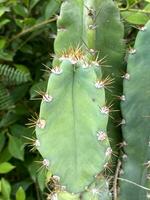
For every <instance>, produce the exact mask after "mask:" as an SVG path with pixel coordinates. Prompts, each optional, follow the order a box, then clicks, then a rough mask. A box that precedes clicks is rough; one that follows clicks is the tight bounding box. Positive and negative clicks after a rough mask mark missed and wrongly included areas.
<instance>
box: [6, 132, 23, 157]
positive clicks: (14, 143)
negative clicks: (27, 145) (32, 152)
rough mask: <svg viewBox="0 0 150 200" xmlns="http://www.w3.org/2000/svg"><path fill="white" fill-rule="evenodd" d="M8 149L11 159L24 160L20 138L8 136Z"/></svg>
mask: <svg viewBox="0 0 150 200" xmlns="http://www.w3.org/2000/svg"><path fill="white" fill-rule="evenodd" d="M8 149H9V152H10V153H11V155H12V156H13V157H15V158H18V159H20V160H24V144H23V142H22V140H21V139H20V138H17V137H15V136H12V135H9V144H8Z"/></svg>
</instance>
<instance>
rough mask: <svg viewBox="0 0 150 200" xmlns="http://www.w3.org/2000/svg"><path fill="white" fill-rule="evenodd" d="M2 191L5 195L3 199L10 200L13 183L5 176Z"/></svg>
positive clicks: (2, 181) (2, 180)
mask: <svg viewBox="0 0 150 200" xmlns="http://www.w3.org/2000/svg"><path fill="white" fill-rule="evenodd" d="M1 193H2V195H3V200H10V193H11V185H10V183H9V182H8V181H7V180H6V179H4V178H2V179H1Z"/></svg>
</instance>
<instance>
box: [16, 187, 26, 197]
mask: <svg viewBox="0 0 150 200" xmlns="http://www.w3.org/2000/svg"><path fill="white" fill-rule="evenodd" d="M25 199H26V195H25V192H24V189H23V188H22V187H21V186H20V187H19V189H18V190H17V192H16V200H25Z"/></svg>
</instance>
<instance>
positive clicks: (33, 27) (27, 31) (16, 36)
mask: <svg viewBox="0 0 150 200" xmlns="http://www.w3.org/2000/svg"><path fill="white" fill-rule="evenodd" d="M56 19H57V16H55V17H54V18H52V19H48V20H45V21H42V22H41V23H39V24H35V25H34V26H32V27H30V28H27V29H25V30H22V31H21V32H20V33H18V34H17V35H15V36H14V37H12V38H11V39H10V40H9V42H12V41H14V40H16V39H17V38H19V37H21V36H23V35H25V34H26V33H29V32H32V31H34V30H35V29H38V28H40V27H41V26H43V25H46V24H48V23H50V22H53V21H56Z"/></svg>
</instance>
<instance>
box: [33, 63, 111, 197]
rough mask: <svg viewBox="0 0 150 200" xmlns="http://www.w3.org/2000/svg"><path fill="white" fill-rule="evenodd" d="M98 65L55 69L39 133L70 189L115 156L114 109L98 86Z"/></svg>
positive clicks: (42, 149) (77, 189)
mask: <svg viewBox="0 0 150 200" xmlns="http://www.w3.org/2000/svg"><path fill="white" fill-rule="evenodd" d="M96 80H97V77H96V75H95V71H94V66H92V65H91V66H89V68H88V69H87V68H84V61H83V63H82V60H81V61H77V63H76V64H72V63H71V62H70V61H69V60H65V61H63V62H62V64H61V65H60V67H59V68H57V69H56V68H53V69H52V74H51V76H50V79H49V83H48V87H47V92H46V94H47V99H45V97H43V101H42V104H41V110H40V116H39V120H38V122H37V128H36V135H37V138H38V140H39V141H40V146H39V147H38V150H39V151H40V153H41V155H42V156H43V158H45V159H48V161H49V162H50V166H49V169H51V170H52V173H53V174H55V175H58V176H60V180H61V184H62V185H65V186H66V187H67V190H68V191H71V192H76V193H77V192H81V191H83V190H84V188H85V187H86V186H88V185H89V184H90V183H91V182H92V181H93V179H94V175H96V174H97V173H99V172H100V171H102V170H103V169H104V165H105V163H106V162H107V160H108V158H109V157H110V154H111V150H110V149H109V148H110V147H109V142H108V139H107V138H105V137H106V135H105V132H106V126H107V120H108V112H109V110H108V109H109V108H107V107H106V106H105V98H104V91H103V90H101V89H97V88H96Z"/></svg>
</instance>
